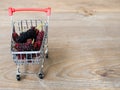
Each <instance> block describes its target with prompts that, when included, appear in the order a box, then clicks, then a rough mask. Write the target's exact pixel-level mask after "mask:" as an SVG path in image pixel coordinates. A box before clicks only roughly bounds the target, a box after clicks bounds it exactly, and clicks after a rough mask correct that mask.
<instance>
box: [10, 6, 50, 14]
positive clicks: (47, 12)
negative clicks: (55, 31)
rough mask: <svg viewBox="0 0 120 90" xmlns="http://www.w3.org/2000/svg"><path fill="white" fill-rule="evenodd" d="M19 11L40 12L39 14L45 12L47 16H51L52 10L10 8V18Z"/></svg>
mask: <svg viewBox="0 0 120 90" xmlns="http://www.w3.org/2000/svg"><path fill="white" fill-rule="evenodd" d="M18 11H39V12H45V13H46V14H47V16H50V15H51V8H50V7H48V8H44V9H43V8H12V7H10V8H8V12H9V16H12V15H13V13H14V12H18Z"/></svg>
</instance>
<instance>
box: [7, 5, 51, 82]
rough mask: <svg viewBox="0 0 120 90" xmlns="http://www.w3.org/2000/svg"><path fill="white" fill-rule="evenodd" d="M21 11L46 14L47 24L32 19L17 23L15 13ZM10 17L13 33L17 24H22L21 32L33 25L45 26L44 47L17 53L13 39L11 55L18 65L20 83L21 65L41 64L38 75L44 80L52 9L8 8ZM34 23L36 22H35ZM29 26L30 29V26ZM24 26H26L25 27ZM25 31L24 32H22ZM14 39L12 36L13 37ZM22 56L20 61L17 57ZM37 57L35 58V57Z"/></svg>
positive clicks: (17, 77) (17, 75)
mask: <svg viewBox="0 0 120 90" xmlns="http://www.w3.org/2000/svg"><path fill="white" fill-rule="evenodd" d="M20 11H25V12H28V11H32V12H33V11H34V12H45V13H46V15H47V20H46V21H45V22H42V21H41V20H36V19H30V20H20V21H17V22H15V21H14V20H13V13H15V12H20ZM8 12H9V16H10V17H11V27H12V28H11V31H12V32H13V29H15V24H16V23H17V24H18V26H19V24H20V26H21V27H20V26H19V27H18V28H19V31H21V30H22V29H23V28H24V27H27V28H30V27H31V26H32V25H33V24H34V25H35V26H37V24H38V23H41V24H44V25H43V28H44V32H45V33H44V36H43V40H42V45H41V48H40V50H39V51H15V50H14V48H13V44H14V40H13V39H12V38H11V54H12V57H13V61H14V62H15V63H16V65H17V72H16V79H17V80H18V81H19V80H20V79H21V72H20V65H26V64H40V62H41V64H40V71H39V73H38V75H39V78H40V79H43V78H44V73H43V67H44V60H45V58H48V25H49V17H50V15H51V8H50V7H48V8H44V9H43V8H12V7H10V8H8ZM33 21H34V22H33ZM29 23H30V24H31V25H29V27H28V24H29ZM23 24H26V26H24V27H23ZM22 31H24V30H22ZM11 35H12V34H11ZM11 37H12V36H11ZM18 55H20V58H19V59H18V58H17V56H18ZM22 55H25V56H26V57H27V56H28V55H29V56H30V58H22ZM33 55H35V57H33Z"/></svg>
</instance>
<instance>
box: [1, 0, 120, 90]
mask: <svg viewBox="0 0 120 90" xmlns="http://www.w3.org/2000/svg"><path fill="white" fill-rule="evenodd" d="M76 1H77V0H76ZM88 1H89V0H88ZM116 1H117V0H116ZM16 3H17V2H16ZM21 3H23V2H22V1H21ZM43 3H44V2H43ZM3 4H4V3H3ZM13 4H14V3H12V4H11V5H13ZM58 4H59V3H57V5H58ZM71 4H72V3H71V2H69V3H67V5H68V6H69V5H71ZM96 5H97V3H96ZM6 6H7V4H6ZM6 6H5V7H6ZM72 7H74V8H75V7H77V6H72ZM64 8H65V7H64ZM54 9H55V8H54ZM66 10H67V9H66ZM6 14H7V13H6V12H5V11H3V12H2V13H1V17H0V20H2V21H3V22H2V23H1V25H0V28H1V31H0V90H120V30H119V29H120V12H115V13H113V12H107V13H105V12H103V13H102V12H101V13H97V12H96V13H95V14H93V15H83V14H81V13H78V12H77V13H63V12H62V13H55V12H54V13H52V17H51V19H50V27H49V59H46V60H45V68H44V72H45V78H44V79H43V80H40V79H39V78H38V76H37V74H29V75H22V80H21V81H20V82H18V81H17V80H16V78H15V77H16V65H15V63H14V62H13V61H12V57H11V54H10V33H11V32H10V20H9V18H8V16H7V15H6ZM32 16H34V14H33V15H31V17H32ZM25 17H27V16H25ZM20 19H21V18H20ZM25 70H27V71H29V72H35V73H38V70H39V65H29V66H21V71H25Z"/></svg>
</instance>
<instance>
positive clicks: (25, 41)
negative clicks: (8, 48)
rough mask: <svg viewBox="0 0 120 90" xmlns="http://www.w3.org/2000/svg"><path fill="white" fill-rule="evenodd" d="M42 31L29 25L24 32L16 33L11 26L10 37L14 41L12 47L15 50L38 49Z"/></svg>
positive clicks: (42, 34)
mask: <svg viewBox="0 0 120 90" xmlns="http://www.w3.org/2000/svg"><path fill="white" fill-rule="evenodd" d="M43 36H44V31H43V30H41V31H39V30H37V29H36V28H35V27H31V28H30V29H29V30H27V31H26V32H22V33H20V35H18V34H17V33H16V32H15V28H13V33H12V38H13V40H14V42H15V45H14V48H15V49H16V50H17V51H38V50H40V47H41V44H42V40H43Z"/></svg>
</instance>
